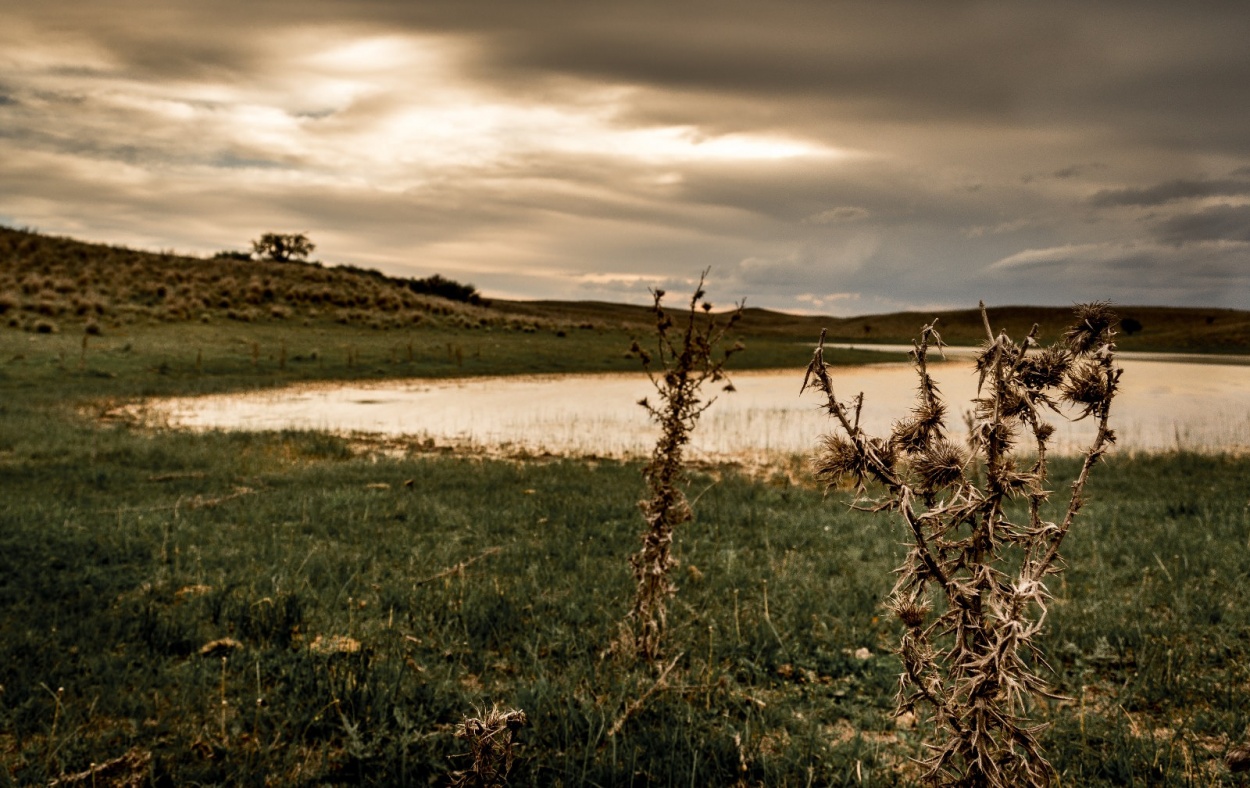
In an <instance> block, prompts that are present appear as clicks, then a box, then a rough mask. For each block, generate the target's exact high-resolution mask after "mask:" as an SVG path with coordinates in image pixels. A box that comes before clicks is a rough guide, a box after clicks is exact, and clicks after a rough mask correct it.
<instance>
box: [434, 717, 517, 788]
mask: <svg viewBox="0 0 1250 788" xmlns="http://www.w3.org/2000/svg"><path fill="white" fill-rule="evenodd" d="M477 715H478V716H476V717H465V718H464V721H463V722H461V723H460V724H459V725H457V726H456V734H455V735H456V738H457V739H463V740H464V741H465V742H467V743H468V745H469V752H467V753H465V755H466V756H467V757H470V758H472V759H473V762H472V763H471V764H470V765H469V767H468V768H467V769H461V770H458V771H455V772H452V775H451V784H452V785H454V786H457V787H460V786H466V787H467V786H475V787H476V786H481V788H493V786H501V785H506V784H507V783H508V773H509V772H511V771H512V764H513V761H514V760H515V759H516V748H517V735H518V734H519V733H520V731H521V728H524V727H525V724H526V722H527V720H526V718H525V712H524V711H521V710H520V709H508V710H507V711H500V709H499V707H498V706H497V705H492V706H491V707H490V711H481V710H479V711H477Z"/></svg>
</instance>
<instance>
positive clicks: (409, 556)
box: [0, 422, 1250, 785]
mask: <svg viewBox="0 0 1250 788" xmlns="http://www.w3.org/2000/svg"><path fill="white" fill-rule="evenodd" d="M40 426H41V427H42V430H41V432H40V434H38V435H26V434H22V433H21V430H20V425H16V427H17V428H16V429H15V425H6V430H5V433H4V435H3V436H2V438H0V451H3V455H2V456H3V463H4V464H3V473H2V474H0V496H2V500H3V502H4V503H3V504H2V507H3V508H2V509H0V512H2V517H3V521H4V523H5V529H4V531H3V536H0V542H2V544H0V578H3V579H2V580H0V610H2V611H3V613H2V614H0V631H2V632H3V635H4V637H3V638H2V640H0V684H3V686H4V694H3V696H2V698H0V701H2V702H0V730H3V731H5V732H6V735H5V736H4V738H2V739H0V757H2V758H3V761H0V762H2V763H3V764H4V766H5V767H6V768H5V770H0V779H3V777H4V775H5V774H6V773H7V775H8V777H7V779H8V780H9V781H10V782H11V783H12V784H30V783H33V782H41V781H45V780H49V779H52V778H54V777H56V776H57V775H58V774H60V773H62V772H74V771H78V770H83V769H86V768H87V766H88V765H89V764H90V763H92V762H97V763H99V762H103V761H105V760H107V759H109V758H113V757H116V756H118V755H120V754H122V753H124V752H126V751H127V750H128V749H130V748H131V747H140V748H142V749H144V750H147V751H151V752H152V753H153V754H154V756H155V760H154V764H155V766H154V773H155V775H156V776H157V777H158V778H159V779H160V780H163V781H165V782H168V783H170V784H190V783H201V784H205V783H208V784H212V783H216V784H226V783H229V784H234V783H256V784H260V783H261V782H264V781H270V782H276V783H280V784H303V783H319V782H325V781H337V780H344V781H353V782H364V783H369V784H400V783H405V782H425V781H426V780H427V779H429V778H434V777H437V776H438V775H441V774H443V773H445V772H446V771H447V770H448V768H449V763H451V762H450V761H449V760H448V758H449V756H451V755H453V754H454V753H456V752H458V751H460V750H459V749H458V746H457V745H458V743H457V742H456V741H455V740H454V739H453V737H452V736H451V726H452V725H454V723H455V722H457V721H458V720H459V718H460V715H461V714H463V713H466V712H470V711H471V710H472V708H473V707H474V706H475V705H478V706H480V705H482V704H489V703H490V702H493V701H494V702H499V703H502V704H508V705H514V706H519V707H521V708H524V709H525V711H526V712H527V714H528V715H529V717H530V720H531V723H532V724H531V726H530V727H529V728H528V729H527V730H526V731H525V733H524V734H523V737H522V738H523V741H524V742H525V749H524V751H523V757H522V760H521V762H520V766H519V767H518V772H517V774H516V777H515V782H516V783H517V784H551V783H555V782H563V783H585V782H593V783H598V784H626V783H629V782H630V781H631V780H632V781H635V782H636V783H639V784H641V783H648V782H650V783H664V784H668V783H680V784H689V783H690V782H691V781H694V782H695V783H696V784H723V783H726V782H732V781H733V780H734V779H736V778H737V777H738V776H743V777H745V778H746V779H747V780H748V781H750V782H764V783H767V784H806V783H807V781H808V779H809V777H811V778H812V779H813V780H814V784H854V782H853V781H854V780H855V779H856V778H855V775H856V773H857V770H858V773H859V774H860V775H864V779H865V782H866V783H867V784H875V785H882V784H894V783H896V782H902V781H905V780H906V779H907V778H909V777H911V776H914V772H912V771H909V769H908V767H906V766H905V764H904V761H905V758H906V757H907V756H908V755H910V754H914V752H915V747H916V746H917V739H918V732H917V731H913V730H902V729H898V728H896V726H895V724H894V722H893V721H892V720H891V718H890V711H891V708H892V703H891V697H890V696H891V694H892V690H893V684H894V676H895V674H896V671H897V663H896V661H895V659H894V657H893V656H892V655H890V654H889V653H888V650H889V645H890V644H891V643H892V642H894V639H895V635H896V629H897V624H896V623H895V622H893V621H891V620H888V619H887V618H885V617H884V616H883V615H882V613H881V610H880V602H881V600H882V599H883V597H884V595H885V594H886V593H887V591H888V588H889V584H890V582H891V578H890V570H891V569H892V567H893V566H894V565H895V564H896V563H897V562H898V560H899V558H900V554H899V550H900V548H899V546H898V543H899V541H900V539H899V537H900V534H899V533H898V532H897V531H896V530H894V529H893V527H892V526H891V525H890V524H888V523H887V522H886V521H884V520H882V519H880V518H873V517H870V516H868V515H864V514H860V513H855V512H850V511H848V510H846V508H845V507H843V506H842V505H841V504H840V503H839V502H838V501H837V500H824V499H823V498H822V496H821V494H820V493H819V492H817V491H815V490H812V489H810V488H808V487H805V486H796V485H794V484H791V483H789V482H788V481H786V480H785V479H784V477H781V476H778V477H777V478H774V479H772V480H752V479H747V478H744V477H741V476H738V475H735V474H734V473H733V472H732V471H726V472H724V473H723V474H719V475H717V476H715V477H712V476H707V475H699V476H696V478H695V479H694V480H693V482H692V490H694V491H695V492H696V493H697V492H700V491H704V490H706V491H705V492H704V494H703V495H702V497H701V498H700V499H699V505H698V519H697V521H696V522H695V523H694V524H692V525H691V526H690V527H689V528H686V529H685V530H684V532H683V533H681V534H680V535H679V550H678V552H679V555H680V557H681V559H682V561H683V564H684V567H683V570H682V572H681V582H680V584H681V586H682V589H681V592H680V594H679V596H678V597H677V602H676V604H675V605H674V606H673V613H672V619H671V629H670V632H669V640H668V643H669V653H670V654H671V655H672V656H673V657H674V658H677V668H676V669H675V670H674V674H673V676H671V677H670V681H669V686H668V687H667V688H666V689H663V690H661V691H659V692H657V693H655V694H654V695H652V696H651V698H650V700H649V702H648V703H646V704H645V706H644V707H643V708H642V709H641V710H640V711H639V712H638V713H637V714H635V715H633V716H632V717H631V718H630V719H629V720H628V721H627V722H626V724H625V725H624V728H623V731H622V732H621V734H620V735H619V736H617V737H614V738H608V737H607V736H606V731H607V730H608V729H609V728H610V727H611V726H612V724H613V723H614V722H615V721H616V719H617V718H618V717H619V716H620V715H621V714H622V713H623V712H624V709H625V706H626V704H627V703H629V702H630V701H631V700H632V699H634V698H637V697H639V696H640V695H641V694H642V693H644V692H645V691H646V690H647V688H648V687H650V686H651V683H652V682H653V674H652V672H651V671H649V670H648V669H645V668H644V667H642V666H639V665H633V664H629V663H627V662H624V661H621V660H619V659H617V658H614V657H611V656H606V657H605V656H604V654H603V652H604V651H605V649H607V648H608V646H609V645H610V643H611V642H612V641H613V639H614V638H615V637H616V636H617V633H618V631H619V630H618V626H619V622H620V620H621V617H622V615H623V614H624V612H625V611H626V609H627V607H628V600H629V599H630V594H631V592H632V582H631V578H630V575H629V570H628V567H627V565H626V563H625V558H626V556H627V555H628V554H629V553H630V552H631V551H633V550H634V549H635V543H636V540H637V536H638V533H639V531H640V521H639V518H638V516H637V513H636V510H635V501H636V499H637V498H638V497H639V495H640V493H641V491H642V485H641V479H640V478H639V474H638V470H639V469H638V468H637V467H636V466H633V465H629V464H616V463H595V464H588V463H583V462H574V461H564V462H555V463H547V464H540V463H507V462H494V461H477V460H472V459H467V458H432V457H425V458H422V457H411V458H407V459H384V458H378V457H367V456H354V455H353V454H352V453H351V452H350V451H349V450H348V449H347V447H346V445H345V444H344V443H343V442H342V441H340V440H339V439H335V438H331V437H326V436H323V435H318V434H313V433H277V434H262V435H231V434H215V433H210V434H205V435H198V436H187V435H156V436H143V435H136V434H134V433H132V432H129V431H127V430H125V429H122V428H104V429H99V428H94V427H87V426H82V425H72V424H66V423H63V422H62V423H59V424H58V423H45V424H43V425H40ZM1063 470H1065V471H1067V472H1071V471H1072V470H1073V468H1071V467H1066V468H1064V469H1063ZM1100 470H1101V471H1102V472H1101V473H1100V474H1099V475H1098V476H1097V477H1096V480H1095V483H1094V487H1093V489H1092V495H1091V497H1092V502H1091V504H1090V505H1089V506H1088V508H1087V509H1086V510H1085V512H1084V513H1083V518H1084V521H1083V523H1082V525H1081V527H1080V528H1079V529H1078V530H1077V531H1075V532H1074V534H1073V536H1072V538H1071V542H1070V545H1069V548H1068V549H1067V551H1066V554H1067V557H1068V559H1069V561H1070V563H1071V567H1070V569H1069V570H1068V572H1067V573H1066V575H1064V576H1063V578H1062V580H1061V581H1060V582H1057V583H1056V584H1055V588H1054V590H1055V591H1056V595H1057V597H1058V599H1057V601H1056V604H1055V606H1054V609H1053V610H1052V613H1051V616H1050V618H1049V619H1048V627H1047V631H1046V636H1045V642H1044V646H1045V649H1046V651H1047V653H1048V654H1050V655H1051V657H1052V664H1053V665H1054V667H1055V668H1056V670H1057V676H1056V677H1055V681H1056V687H1057V689H1058V690H1059V691H1060V692H1062V693H1065V694H1067V695H1069V696H1071V697H1073V698H1076V699H1078V700H1077V702H1075V703H1068V702H1056V703H1052V704H1050V705H1049V706H1046V707H1044V708H1042V709H1041V710H1040V714H1041V715H1042V716H1043V717H1045V718H1047V719H1048V720H1049V721H1050V722H1052V723H1053V725H1054V727H1053V728H1052V729H1051V730H1050V732H1049V733H1048V734H1047V735H1046V744H1047V746H1048V749H1049V751H1050V752H1051V753H1052V754H1053V756H1054V759H1055V762H1056V765H1057V766H1058V767H1059V768H1060V770H1061V772H1062V773H1063V774H1064V775H1065V781H1071V782H1075V783H1077V784H1083V785H1094V784H1143V783H1149V782H1157V783H1160V784H1164V783H1166V784H1179V783H1183V782H1184V780H1185V778H1186V775H1187V774H1189V775H1192V779H1193V782H1194V784H1209V783H1210V782H1211V781H1212V780H1216V779H1218V778H1219V774H1220V772H1219V771H1218V768H1217V765H1216V764H1217V762H1218V759H1219V758H1220V757H1221V756H1222V755H1223V753H1224V750H1225V749H1226V748H1227V747H1228V746H1229V743H1230V742H1233V743H1235V741H1236V739H1237V738H1238V737H1239V736H1240V735H1241V733H1242V731H1243V730H1244V729H1245V727H1246V725H1247V724H1250V712H1248V711H1247V710H1248V709H1250V683H1248V679H1250V675H1248V673H1250V661H1248V660H1250V638H1248V637H1247V633H1250V620H1248V616H1247V612H1246V611H1247V610H1248V609H1250V606H1248V604H1247V603H1248V602H1250V599H1247V596H1248V595H1250V590H1248V589H1250V558H1247V555H1248V553H1247V547H1248V545H1247V536H1246V534H1247V532H1248V530H1250V529H1248V528H1247V526H1250V515H1248V514H1247V501H1246V492H1245V491H1246V490H1247V489H1250V464H1248V463H1246V462H1245V461H1240V460H1230V459H1224V458H1203V457H1196V456H1185V455H1181V456H1171V457H1147V458H1138V459H1118V460H1114V461H1112V462H1111V463H1110V464H1109V465H1108V466H1107V467H1104V468H1101V469H1100ZM407 480H411V481H412V485H411V486H410V487H409V486H405V484H404V483H405V481H407ZM382 484H385V485H388V486H387V487H385V488H383V487H380V486H378V485H382ZM371 485H373V486H371ZM492 548H498V549H499V550H498V552H496V553H489V554H487V555H485V556H484V557H482V558H481V559H480V560H478V561H477V562H475V563H472V564H470V565H469V566H468V567H467V568H466V569H465V570H464V571H462V572H451V573H448V574H446V575H444V576H442V577H437V576H438V575H439V574H440V573H442V572H444V571H445V570H447V569H449V568H451V567H454V566H456V565H457V564H458V563H460V562H462V561H465V560H467V559H470V558H473V557H474V556H480V555H482V554H483V553H486V552H487V551H488V550H490V549H492ZM430 578H434V579H432V580H430ZM765 582H767V594H768V611H769V614H768V617H767V618H766V617H765V615H764V594H765V585H764V584H765ZM735 602H736V604H735ZM735 608H736V615H735ZM334 635H339V636H343V637H350V638H352V639H354V640H355V641H358V642H359V643H361V644H362V648H361V650H360V651H358V652H355V653H351V654H320V653H317V652H316V651H314V650H313V649H311V648H310V644H311V643H312V642H313V641H314V640H315V639H316V638H317V637H318V636H322V637H323V638H328V637H330V636H334ZM223 637H232V638H235V639H237V640H238V641H239V642H241V643H242V644H243V647H242V648H241V649H240V650H238V651H235V652H232V653H231V654H230V655H229V658H228V659H227V661H226V663H225V667H224V671H225V673H224V675H225V686H226V700H227V702H228V706H226V707H225V717H224V721H225V725H224V729H223V727H222V719H223V717H222V706H221V703H220V702H221V682H222V677H223V664H222V661H221V659H220V658H219V657H216V656H208V657H205V656H200V654H199V649H200V648H201V647H202V646H203V645H204V644H206V643H208V642H210V641H212V640H215V639H218V638H223ZM323 642H324V641H323ZM859 649H867V650H868V652H869V653H870V656H869V657H868V658H867V659H860V658H858V657H857V656H856V655H855V652H856V651H857V650H859ZM860 653H861V654H863V653H864V652H860ZM679 655H680V656H679ZM1082 687H1084V688H1085V689H1084V690H1082ZM58 688H63V692H62V693H61V694H60V696H59V701H58V698H57V695H56V691H57V689H58ZM257 697H262V698H263V699H264V701H265V702H264V705H263V706H260V705H257V703H256V699H257ZM1082 697H1084V703H1083V705H1082V704H1081V702H1080V699H1081V698H1082ZM735 736H736V737H737V739H736V740H735ZM744 759H745V772H742V771H741V770H742V768H743V766H742V764H743V760H744Z"/></svg>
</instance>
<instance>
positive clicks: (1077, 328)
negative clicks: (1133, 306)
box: [1063, 301, 1116, 356]
mask: <svg viewBox="0 0 1250 788" xmlns="http://www.w3.org/2000/svg"><path fill="white" fill-rule="evenodd" d="M1073 311H1074V313H1075V314H1076V323H1074V324H1073V325H1072V327H1071V328H1069V329H1068V330H1067V332H1066V333H1064V335H1063V339H1064V342H1066V343H1067V345H1068V347H1069V348H1071V350H1072V352H1073V353H1075V354H1077V355H1078V356H1083V355H1086V354H1087V353H1090V352H1092V351H1094V350H1097V349H1098V348H1100V347H1102V346H1103V345H1105V344H1107V343H1108V342H1110V341H1111V337H1112V335H1113V333H1114V332H1113V331H1112V329H1111V327H1112V326H1114V325H1115V321H1116V314H1115V312H1113V311H1112V310H1111V306H1110V305H1109V304H1108V303H1107V302H1106V301H1095V302H1093V303H1092V304H1078V305H1077V306H1076V309H1074V310H1073Z"/></svg>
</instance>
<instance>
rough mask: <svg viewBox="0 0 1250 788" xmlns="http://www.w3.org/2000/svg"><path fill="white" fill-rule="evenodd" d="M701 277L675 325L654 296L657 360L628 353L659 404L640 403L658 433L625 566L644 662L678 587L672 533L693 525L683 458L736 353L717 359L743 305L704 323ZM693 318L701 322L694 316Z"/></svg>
mask: <svg viewBox="0 0 1250 788" xmlns="http://www.w3.org/2000/svg"><path fill="white" fill-rule="evenodd" d="M706 277H707V271H704V272H703V273H702V274H701V275H700V276H699V284H698V285H697V286H696V287H695V291H694V294H693V295H692V296H691V298H690V306H689V308H688V309H686V310H685V313H684V315H683V317H682V318H681V319H680V321H674V320H673V317H672V316H671V315H670V314H669V313H668V312H666V311H665V310H664V307H663V305H662V301H663V299H664V291H663V290H659V289H656V290H653V291H652V296H653V297H654V303H653V304H652V310H653V311H654V313H655V333H656V355H655V356H652V355H651V354H650V353H649V352H648V351H646V350H645V349H643V348H642V347H641V346H640V345H639V344H638V343H637V342H634V344H633V347H632V348H631V352H633V353H636V354H637V355H638V356H639V357H640V358H641V359H642V363H643V366H644V368H645V369H646V371H647V376H648V377H650V378H651V383H652V385H654V386H655V390H656V393H657V394H658V395H659V404H657V405H652V404H651V402H650V400H649V399H646V398H644V399H643V400H641V401H640V402H639V404H640V405H642V407H644V408H646V410H647V413H648V414H650V416H651V419H652V420H653V421H655V423H656V424H658V425H659V426H660V437H659V439H658V440H657V441H656V444H655V450H654V451H653V452H652V454H651V461H650V462H649V463H647V466H646V467H645V468H644V469H643V477H644V478H645V479H646V481H647V489H648V492H649V496H648V497H647V499H646V500H644V501H641V502H640V503H639V506H640V507H641V509H642V514H643V518H644V519H645V520H646V522H647V530H646V531H644V532H643V535H642V549H641V550H639V551H638V552H637V553H636V554H635V555H634V556H633V557H632V558H631V559H630V563H631V565H632V566H633V569H634V579H635V580H636V581H637V583H638V588H637V592H636V593H635V596H634V606H633V610H632V611H631V612H630V623H631V624H632V637H633V641H634V643H633V645H634V651H635V653H636V654H637V655H638V656H639V657H640V658H642V659H644V660H648V661H651V660H654V659H655V658H656V657H657V656H659V653H660V641H661V639H662V637H663V634H664V627H665V622H666V617H667V614H666V602H667V600H668V598H669V597H670V596H672V595H673V594H674V593H675V592H676V590H677V587H676V586H675V585H674V584H673V581H672V579H671V578H670V574H671V572H672V569H673V567H674V566H675V565H676V561H675V560H674V559H673V554H672V550H673V532H674V531H675V530H676V529H677V527H678V526H680V525H682V524H683V523H687V522H689V521H690V520H691V519H693V517H694V514H693V512H692V511H691V508H690V503H689V502H688V501H687V500H686V496H685V494H684V493H683V492H682V490H681V486H680V484H681V482H682V480H683V478H684V472H685V469H684V453H685V447H686V444H687V443H688V442H689V440H690V433H691V431H693V430H694V428H695V424H696V423H697V422H698V420H699V416H700V415H702V414H703V412H704V411H705V410H707V409H708V408H709V407H710V406H711V405H712V402H714V401H715V397H712V398H711V399H704V398H703V394H702V387H703V384H704V383H707V382H711V383H720V382H722V381H723V382H724V390H725V391H733V385H732V384H731V383H729V381H728V380H727V379H726V377H725V362H726V361H727V360H728V359H729V358H730V356H732V355H733V354H734V353H736V352H738V351H739V350H741V349H742V345H741V344H738V343H735V344H734V345H733V346H732V347H729V348H727V349H725V350H723V351H722V352H721V353H720V354H719V355H717V352H716V351H717V347H718V346H719V345H720V343H721V341H722V340H723V339H724V338H725V333H726V332H727V331H729V329H730V328H732V327H733V325H734V324H735V323H737V322H738V320H739V319H740V318H741V315H742V304H739V305H738V308H737V309H736V310H735V311H733V312H731V313H730V314H729V316H728V318H727V319H725V320H724V321H723V322H722V321H720V320H717V319H716V318H715V317H713V316H712V315H711V310H712V305H711V304H709V303H708V302H706V301H704V300H703V296H704V295H705V293H704V290H703V283H704V280H705V279H706ZM700 311H702V312H703V315H700V314H699V313H700Z"/></svg>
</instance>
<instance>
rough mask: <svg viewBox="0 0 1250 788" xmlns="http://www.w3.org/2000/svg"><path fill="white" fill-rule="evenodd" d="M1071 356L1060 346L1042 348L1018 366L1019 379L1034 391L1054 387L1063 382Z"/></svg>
mask: <svg viewBox="0 0 1250 788" xmlns="http://www.w3.org/2000/svg"><path fill="white" fill-rule="evenodd" d="M1071 362H1072V357H1071V356H1070V355H1069V354H1068V352H1067V351H1066V350H1064V349H1063V348H1060V347H1048V348H1043V349H1042V350H1041V351H1039V352H1037V353H1035V354H1033V355H1032V356H1029V357H1028V358H1027V359H1025V361H1024V363H1023V364H1022V365H1021V366H1020V380H1021V382H1023V383H1024V385H1025V386H1027V387H1029V388H1030V389H1032V390H1034V391H1040V390H1042V389H1048V388H1055V387H1056V386H1058V385H1059V384H1060V383H1062V382H1063V374H1064V373H1065V372H1067V371H1068V366H1069V365H1070V364H1071Z"/></svg>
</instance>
